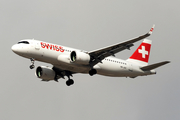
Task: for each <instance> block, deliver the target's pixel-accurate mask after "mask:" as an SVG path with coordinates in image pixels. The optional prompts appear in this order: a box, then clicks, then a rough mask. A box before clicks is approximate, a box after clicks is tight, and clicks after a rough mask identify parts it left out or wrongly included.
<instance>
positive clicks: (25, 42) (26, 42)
mask: <svg viewBox="0 0 180 120" xmlns="http://www.w3.org/2000/svg"><path fill="white" fill-rule="evenodd" d="M21 43H24V44H29V42H28V41H20V42H18V44H21Z"/></svg>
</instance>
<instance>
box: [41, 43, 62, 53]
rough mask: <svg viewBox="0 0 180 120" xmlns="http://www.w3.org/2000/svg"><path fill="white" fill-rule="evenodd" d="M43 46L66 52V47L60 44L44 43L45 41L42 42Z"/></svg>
mask: <svg viewBox="0 0 180 120" xmlns="http://www.w3.org/2000/svg"><path fill="white" fill-rule="evenodd" d="M41 47H42V48H47V49H49V50H54V51H57V52H59V51H60V52H64V49H63V47H62V46H58V45H52V44H48V43H44V42H41Z"/></svg>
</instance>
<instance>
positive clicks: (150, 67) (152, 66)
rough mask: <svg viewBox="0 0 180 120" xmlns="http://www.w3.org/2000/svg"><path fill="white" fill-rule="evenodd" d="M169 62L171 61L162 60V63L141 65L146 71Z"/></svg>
mask: <svg viewBox="0 0 180 120" xmlns="http://www.w3.org/2000/svg"><path fill="white" fill-rule="evenodd" d="M167 63H170V61H164V62H160V63H155V64H152V65H148V66H145V67H141V69H142V70H144V71H149V70H153V69H155V68H158V67H160V66H162V65H165V64H167Z"/></svg>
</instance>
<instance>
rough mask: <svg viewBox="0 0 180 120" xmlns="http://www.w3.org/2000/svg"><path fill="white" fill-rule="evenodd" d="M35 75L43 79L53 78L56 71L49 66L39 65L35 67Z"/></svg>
mask: <svg viewBox="0 0 180 120" xmlns="http://www.w3.org/2000/svg"><path fill="white" fill-rule="evenodd" d="M35 74H36V76H37V77H38V78H41V79H43V81H50V80H54V78H55V76H56V73H55V71H54V70H53V69H52V68H51V67H46V66H39V67H37V69H36V73H35Z"/></svg>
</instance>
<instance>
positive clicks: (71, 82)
mask: <svg viewBox="0 0 180 120" xmlns="http://www.w3.org/2000/svg"><path fill="white" fill-rule="evenodd" d="M66 76H67V77H68V80H67V81H66V85H67V86H71V85H73V84H74V80H73V79H70V76H72V74H71V73H69V72H67V73H66Z"/></svg>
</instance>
